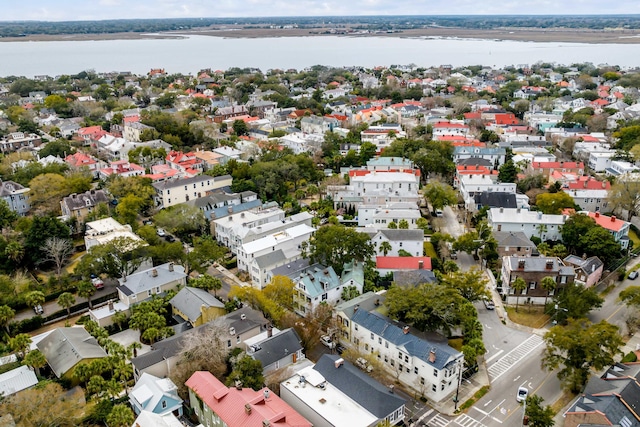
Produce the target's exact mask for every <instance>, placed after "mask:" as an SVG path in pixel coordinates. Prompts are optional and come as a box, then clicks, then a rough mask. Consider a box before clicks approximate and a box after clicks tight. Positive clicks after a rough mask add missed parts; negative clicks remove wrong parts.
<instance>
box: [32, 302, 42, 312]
mask: <svg viewBox="0 0 640 427" xmlns="http://www.w3.org/2000/svg"><path fill="white" fill-rule="evenodd" d="M33 311H35V313H36V314H44V309H43V308H42V306H41V305H40V304H38V305H34V306H33Z"/></svg>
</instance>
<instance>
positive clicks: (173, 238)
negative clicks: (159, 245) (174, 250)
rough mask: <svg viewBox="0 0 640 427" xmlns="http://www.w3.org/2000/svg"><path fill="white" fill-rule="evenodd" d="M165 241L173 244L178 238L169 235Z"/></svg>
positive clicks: (165, 237)
mask: <svg viewBox="0 0 640 427" xmlns="http://www.w3.org/2000/svg"><path fill="white" fill-rule="evenodd" d="M164 240H166V241H167V242H169V243H173V242H175V241H176V238H175V237H173V236H172V235H171V234H167V235H166V236H164Z"/></svg>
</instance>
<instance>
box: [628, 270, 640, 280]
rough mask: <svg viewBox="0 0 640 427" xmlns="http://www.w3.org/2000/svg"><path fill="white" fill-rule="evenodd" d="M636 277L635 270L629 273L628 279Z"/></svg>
mask: <svg viewBox="0 0 640 427" xmlns="http://www.w3.org/2000/svg"><path fill="white" fill-rule="evenodd" d="M637 278H638V272H637V271H636V270H634V271H632V272H631V273H629V279H631V280H636V279H637Z"/></svg>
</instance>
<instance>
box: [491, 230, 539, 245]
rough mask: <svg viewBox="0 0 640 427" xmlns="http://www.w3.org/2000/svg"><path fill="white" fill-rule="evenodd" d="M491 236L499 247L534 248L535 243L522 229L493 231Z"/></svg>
mask: <svg viewBox="0 0 640 427" xmlns="http://www.w3.org/2000/svg"><path fill="white" fill-rule="evenodd" d="M493 237H494V239H496V242H498V246H501V247H506V246H509V247H514V248H517V247H524V248H535V247H536V245H535V243H533V242H532V241H531V239H529V238H528V237H527V235H526V234H524V233H523V232H522V231H494V232H493Z"/></svg>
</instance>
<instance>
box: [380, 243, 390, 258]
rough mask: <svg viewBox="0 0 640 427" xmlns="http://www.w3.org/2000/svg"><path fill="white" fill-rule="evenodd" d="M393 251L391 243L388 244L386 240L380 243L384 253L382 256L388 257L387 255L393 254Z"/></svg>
mask: <svg viewBox="0 0 640 427" xmlns="http://www.w3.org/2000/svg"><path fill="white" fill-rule="evenodd" d="M392 249H393V248H392V247H391V243H389V242H387V241H386V240H385V241H384V242H382V243H380V250H381V251H382V254H383V255H384V256H387V254H388V253H389V252H391V250H392Z"/></svg>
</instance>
